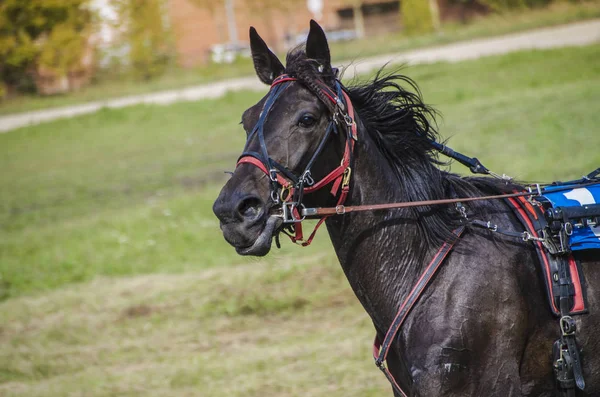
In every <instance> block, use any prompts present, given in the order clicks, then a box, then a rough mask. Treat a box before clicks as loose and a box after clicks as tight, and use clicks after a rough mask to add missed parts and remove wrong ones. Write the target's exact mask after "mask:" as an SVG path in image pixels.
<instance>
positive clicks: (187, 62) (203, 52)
mask: <svg viewBox="0 0 600 397" xmlns="http://www.w3.org/2000/svg"><path fill="white" fill-rule="evenodd" d="M317 1H318V0H317ZM319 3H321V5H322V9H321V11H320V13H319V14H320V15H318V17H317V18H315V15H314V14H313V13H311V12H310V11H309V9H308V7H307V1H306V0H281V1H280V0H214V1H210V0H169V13H170V18H171V27H172V29H173V33H174V36H175V42H176V47H177V53H178V56H179V62H180V64H181V65H182V66H184V67H191V66H195V65H198V64H202V63H205V62H207V61H209V60H210V59H211V56H212V57H213V58H214V57H215V53H217V56H219V59H225V58H226V57H222V58H221V55H219V52H226V51H227V46H224V45H225V44H226V43H228V45H229V46H233V47H236V48H234V50H240V51H243V50H244V47H245V46H247V45H248V28H249V26H254V27H255V28H256V29H257V30H258V32H259V34H260V35H261V36H262V37H263V39H265V41H266V42H267V43H268V44H269V46H270V47H271V48H272V49H273V50H275V51H279V52H281V51H285V50H287V49H288V48H290V47H291V46H293V45H295V44H297V43H298V42H301V41H302V40H303V38H304V37H305V36H306V33H307V29H308V21H309V20H310V19H311V18H315V19H317V20H318V22H319V23H320V24H321V25H322V26H323V27H324V28H325V29H326V31H327V32H328V37H329V39H330V40H346V39H352V38H355V37H356V35H365V36H371V35H377V34H381V33H388V32H393V31H397V30H400V29H401V18H400V16H399V8H400V7H399V6H400V3H399V1H398V0H394V1H385V0H383V1H382V0H362V1H361V0H322V1H320V2H319ZM438 3H439V8H440V16H441V19H442V20H446V19H458V20H460V19H463V20H465V19H466V18H468V17H470V16H472V15H473V14H476V13H482V12H485V8H484V7H479V6H472V5H471V6H467V5H465V3H464V2H457V1H453V0H438ZM228 6H229V7H230V8H229V9H228ZM356 11H358V12H356ZM357 16H359V17H360V19H357ZM228 21H235V23H234V24H233V23H228ZM357 23H359V24H360V25H362V26H360V27H359V29H356V27H357ZM232 25H233V26H232ZM232 35H233V36H234V37H235V40H231V39H230V37H231V36H232ZM211 50H212V51H211Z"/></svg>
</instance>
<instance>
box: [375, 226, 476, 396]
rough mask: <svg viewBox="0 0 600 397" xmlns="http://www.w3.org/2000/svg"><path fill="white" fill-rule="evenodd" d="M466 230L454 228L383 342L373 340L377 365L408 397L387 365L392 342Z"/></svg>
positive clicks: (407, 299)
mask: <svg viewBox="0 0 600 397" xmlns="http://www.w3.org/2000/svg"><path fill="white" fill-rule="evenodd" d="M464 230H465V227H464V226H460V227H459V228H457V229H455V230H453V231H452V233H453V234H454V236H453V237H452V240H451V241H447V242H445V243H444V244H443V245H442V246H441V247H440V249H439V250H438V252H437V253H436V254H435V255H434V257H433V259H432V260H431V262H429V265H427V267H426V268H425V270H424V271H423V273H422V274H421V277H419V280H418V281H417V283H416V284H415V285H414V287H413V288H412V290H411V291H410V293H409V294H408V296H407V297H406V299H404V302H402V305H401V306H400V309H399V310H398V313H397V314H396V317H395V318H394V321H392V325H390V328H389V329H388V331H387V333H386V334H385V338H384V339H383V342H381V341H380V340H379V338H378V337H377V336H375V341H374V342H373V357H374V358H375V365H377V367H378V368H379V369H380V370H381V371H382V372H383V374H384V375H385V377H386V378H387V379H388V380H389V381H390V383H391V384H392V388H393V389H394V391H396V392H397V393H399V394H401V395H402V396H404V397H407V396H408V395H407V394H406V393H405V392H404V390H402V388H401V387H400V385H399V384H398V382H396V379H394V376H393V375H392V374H391V372H390V371H389V370H388V369H387V367H386V366H385V361H386V360H387V356H388V353H389V351H390V347H391V346H392V342H393V341H394V339H395V338H396V335H397V334H398V331H400V328H401V327H402V324H404V320H406V317H407V316H408V314H409V313H410V310H411V309H412V308H413V306H414V305H415V303H416V302H417V301H418V300H419V297H420V296H421V294H422V293H423V291H424V290H425V288H427V286H428V285H429V282H430V281H431V279H432V278H433V276H434V275H435V273H436V272H437V270H438V269H439V268H440V265H441V264H442V262H443V261H444V259H445V258H446V256H447V255H448V253H449V252H450V250H452V247H454V244H456V242H457V241H458V239H459V238H460V236H461V235H462V233H463V232H464Z"/></svg>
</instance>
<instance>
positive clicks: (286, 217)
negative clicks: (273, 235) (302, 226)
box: [281, 202, 306, 223]
mask: <svg viewBox="0 0 600 397" xmlns="http://www.w3.org/2000/svg"><path fill="white" fill-rule="evenodd" d="M296 208H298V209H299V210H300V211H299V213H300V214H302V211H303V210H304V204H300V206H299V207H298V205H297V203H293V202H286V203H281V210H282V214H281V217H282V218H283V223H298V222H302V221H303V220H304V219H305V218H306V216H302V217H300V218H296V216H295V215H294V209H296Z"/></svg>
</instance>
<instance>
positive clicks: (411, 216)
mask: <svg viewBox="0 0 600 397" xmlns="http://www.w3.org/2000/svg"><path fill="white" fill-rule="evenodd" d="M359 136H360V140H359V142H357V147H356V160H355V163H354V168H353V171H352V175H353V179H352V184H351V191H350V194H349V197H348V200H347V201H346V205H363V204H377V203H391V202H404V201H415V200H416V198H415V196H417V195H418V196H420V197H419V198H420V199H423V197H422V196H423V195H425V196H426V195H428V192H427V189H428V186H431V184H432V183H438V184H439V183H443V180H442V178H443V174H442V173H441V172H440V171H439V170H437V168H435V166H434V165H432V164H430V163H427V164H418V165H413V166H411V165H407V166H406V167H407V168H406V169H403V171H402V172H403V174H406V180H402V181H399V179H398V177H397V176H396V174H395V171H394V169H393V166H392V165H391V164H390V163H389V162H388V161H387V160H386V159H385V158H384V157H383V156H382V154H381V153H380V151H379V149H378V148H377V145H376V144H375V142H374V141H373V140H372V139H371V137H370V136H369V135H368V134H366V133H365V131H363V133H362V134H359ZM422 175H429V176H432V175H433V176H435V175H437V176H438V178H439V179H437V180H434V181H430V180H423V176H422ZM418 189H420V192H419V193H417V192H416V190H418ZM430 193H431V192H430ZM431 194H432V193H431ZM428 198H430V199H436V198H440V197H431V196H430V197H428ZM432 216H434V215H432ZM425 228H426V225H425V224H424V221H423V217H421V216H418V214H417V213H416V212H415V211H413V210H390V211H377V212H362V213H360V212H359V213H352V214H348V215H344V216H339V217H333V218H330V219H328V220H327V229H328V231H329V235H330V237H331V241H332V244H333V246H334V249H335V252H336V254H337V256H338V259H339V261H340V264H341V266H342V268H343V270H344V272H345V274H346V276H347V278H348V281H349V283H350V285H351V286H352V288H353V290H354V292H355V293H356V295H357V297H358V298H359V300H360V301H361V303H362V304H363V306H364V307H365V309H366V311H367V312H368V313H369V314H370V315H371V317H372V319H373V321H374V323H375V325H376V326H377V327H378V328H379V329H384V328H386V327H387V324H389V323H390V322H391V321H392V319H393V316H394V315H395V313H396V310H397V306H398V305H399V302H401V298H402V297H404V296H405V295H406V293H407V292H408V291H409V290H410V288H411V287H412V284H413V283H414V282H415V281H416V280H417V278H418V276H419V275H420V272H421V270H422V269H423V262H424V260H425V259H424V258H426V257H429V256H431V255H433V252H434V251H435V250H437V248H439V247H430V246H429V245H428V244H425V243H424V238H423V230H425Z"/></svg>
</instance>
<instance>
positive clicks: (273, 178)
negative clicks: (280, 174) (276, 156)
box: [269, 168, 277, 182]
mask: <svg viewBox="0 0 600 397" xmlns="http://www.w3.org/2000/svg"><path fill="white" fill-rule="evenodd" d="M269 178H270V179H271V181H273V182H277V170H276V169H275V168H271V169H270V170H269Z"/></svg>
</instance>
